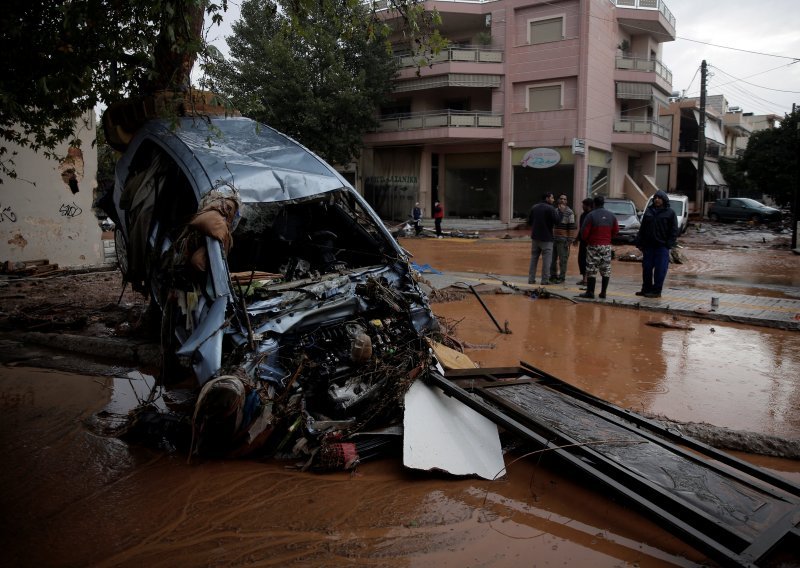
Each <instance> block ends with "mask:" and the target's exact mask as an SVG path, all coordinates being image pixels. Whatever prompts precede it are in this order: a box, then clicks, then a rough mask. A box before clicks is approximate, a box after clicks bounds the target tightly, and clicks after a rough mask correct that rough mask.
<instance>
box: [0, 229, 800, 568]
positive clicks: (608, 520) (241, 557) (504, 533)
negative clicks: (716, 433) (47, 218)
mask: <svg viewBox="0 0 800 568" xmlns="http://www.w3.org/2000/svg"><path fill="white" fill-rule="evenodd" d="M739 233H741V234H739ZM511 236H512V237H513V238H510V239H502V238H484V239H479V240H478V241H470V240H464V239H443V240H434V239H413V238H412V239H403V240H402V241H401V244H402V245H403V246H404V247H406V248H407V249H408V250H410V251H411V252H412V253H413V254H414V255H415V260H416V261H418V262H419V263H428V264H430V265H432V266H434V267H436V268H439V269H442V270H458V271H473V272H476V273H481V274H486V273H489V272H491V273H494V274H525V273H526V271H527V263H528V254H529V252H528V251H529V246H530V245H529V243H530V241H529V240H526V239H524V238H520V236H519V235H511ZM715 241H717V242H715ZM784 241H785V236H773V235H772V234H771V233H769V232H768V231H747V232H744V231H736V230H735V229H734V228H733V227H730V226H724V227H723V226H718V227H715V226H709V227H708V228H706V229H705V230H704V232H702V233H701V232H698V233H697V234H694V235H689V236H687V238H685V239H683V243H684V246H685V248H684V249H683V253H684V255H685V256H686V258H687V262H686V263H685V264H683V265H678V266H673V267H671V269H670V276H669V279H668V282H667V285H678V284H680V285H681V286H683V285H687V284H686V283H692V282H694V283H695V284H696V285H697V286H715V287H717V286H718V287H720V290H721V291H722V288H723V287H729V289H736V290H750V292H745V293H752V294H763V295H774V296H779V297H780V296H783V297H798V295H800V257H798V256H794V255H792V254H791V253H789V252H788V250H787V249H786V247H785V246H784V245H782V242H784ZM572 266H573V268H572V269H571V270H572V274H573V275H575V274H576V273H577V270H575V268H574V256H573V264H572ZM613 270H614V277H615V278H623V277H627V278H638V270H639V265H637V264H634V263H622V262H615V264H614V268H613ZM575 279H577V278H575ZM612 286H613V279H612ZM715 289H717V288H715ZM119 295H120V280H119V275H118V273H116V272H109V273H100V274H87V275H76V276H72V277H68V278H60V279H49V280H46V281H39V282H37V281H24V282H17V283H11V284H10V285H9V286H6V287H3V288H2V290H0V296H1V297H0V311H2V312H3V313H4V314H6V315H7V314H11V313H14V314H16V315H17V316H21V315H25V314H28V315H29V316H30V315H36V314H37V313H38V314H42V313H45V312H47V310H46V309H43V308H42V306H43V305H44V304H45V303H49V304H50V305H51V306H56V307H58V309H60V310H62V313H63V314H66V315H69V316H74V317H85V318H86V325H85V326H84V327H83V328H81V329H80V330H78V332H80V333H89V334H95V335H101V334H107V335H120V336H125V335H130V334H135V333H138V332H142V331H143V329H144V328H143V327H137V326H139V325H140V322H139V320H138V319H136V318H137V317H138V315H139V314H141V313H142V312H143V311H144V307H145V306H146V302H144V301H143V300H142V299H140V298H139V297H137V296H135V295H133V294H130V293H126V294H125V295H124V296H123V305H122V307H112V306H114V304H115V302H116V300H117V298H118V297H119ZM12 296H13V297H12ZM486 301H487V303H488V305H489V306H490V308H491V309H492V310H493V311H494V313H495V314H496V315H497V317H498V318H499V319H500V320H501V321H503V320H508V321H509V323H510V326H511V329H512V331H513V332H514V333H513V334H511V335H500V334H498V333H497V332H496V329H495V328H494V327H493V326H492V325H491V322H489V321H488V318H487V316H486V314H485V313H484V312H483V311H482V310H481V309H480V307H479V306H478V305H477V304H476V301H475V300H474V299H465V300H461V301H459V302H450V303H441V304H436V305H434V306H433V308H434V312H435V313H437V314H438V315H441V316H443V317H444V318H446V319H447V320H448V322H457V326H456V331H457V335H458V337H459V339H460V340H462V341H463V342H464V343H465V344H467V345H468V348H467V354H468V355H469V356H470V357H472V358H473V359H474V360H475V361H477V362H479V363H480V364H481V365H482V366H496V365H503V366H505V365H515V364H516V363H517V362H518V361H519V360H520V359H525V360H529V361H530V362H531V363H533V364H535V365H536V366H538V367H540V368H543V369H545V370H547V371H549V372H551V373H552V374H554V375H556V376H559V377H561V378H563V379H565V380H568V381H570V382H573V383H574V384H576V385H577V386H579V387H580V388H583V389H585V390H589V391H591V392H593V393H594V394H597V395H599V396H602V397H604V398H607V399H608V400H610V401H612V402H614V403H616V404H618V405H621V406H625V407H627V408H632V409H634V410H637V411H647V412H649V413H653V414H661V415H666V416H668V417H670V418H674V419H677V420H689V421H695V422H703V421H705V422H710V423H712V424H717V425H720V426H726V427H728V428H733V429H749V430H752V431H757V432H761V433H765V434H774V435H781V436H786V437H790V438H795V439H800V422H798V420H800V418H798V412H797V408H798V407H800V383H798V381H800V379H798V377H800V334H798V333H796V332H786V331H779V330H770V329H763V328H759V329H754V328H751V327H748V326H743V325H736V324H721V323H717V322H713V323H711V322H708V321H697V322H692V323H693V326H694V328H695V329H694V330H673V329H660V328H654V327H650V326H646V325H645V323H646V321H645V319H648V318H654V317H657V316H654V315H653V314H639V313H638V312H633V311H630V310H622V309H619V308H614V307H610V306H602V305H573V304H571V303H570V302H567V301H565V300H559V299H555V298H553V299H549V300H543V299H540V300H536V301H531V300H530V299H528V298H525V297H523V296H499V295H498V296H488V297H486ZM51 311H52V310H51ZM35 323H36V322H34V324H35ZM45 323H46V322H45ZM5 345H6V346H8V345H12V344H5ZM9 348H10V347H9ZM56 363H57V361H55V360H54V366H57V365H56ZM92 372H93V373H97V374H91V375H90V374H88V373H87V374H82V373H65V372H60V371H52V370H46V369H32V368H28V367H26V366H25V362H24V361H19V362H17V363H16V364H14V365H5V366H3V367H0V410H2V412H0V451H2V453H3V456H4V459H3V462H4V467H3V468H0V486H1V487H2V489H0V509H1V510H2V511H3V514H2V517H0V518H1V519H2V520H1V521H0V535H1V536H0V562H2V564H3V566H39V565H48V566H86V565H92V566H141V565H151V566H175V565H181V566H199V565H211V566H229V565H259V566H287V565H297V566H354V565H355V566H429V565H431V564H437V565H441V566H459V567H460V566H520V565H567V566H574V565H592V566H620V565H638V566H692V565H696V564H697V563H708V560H707V559H706V558H705V557H704V556H703V555H702V554H700V553H698V552H697V551H695V550H693V549H692V548H691V547H690V546H688V545H686V544H684V543H683V542H681V541H680V540H679V539H677V538H675V537H674V536H672V535H670V534H669V533H667V532H666V531H664V530H662V529H661V528H659V527H658V526H657V525H656V524H655V523H654V522H652V521H650V520H649V519H646V518H644V517H643V516H642V515H640V514H638V513H635V512H633V511H631V510H629V509H626V508H625V507H623V506H621V505H620V504H619V503H616V502H615V501H614V500H612V499H609V498H608V496H607V495H604V494H603V493H602V492H601V491H598V490H597V488H595V487H592V486H591V484H587V482H586V481H585V480H579V479H573V478H571V477H570V476H569V475H568V474H567V473H566V472H562V471H554V470H553V469H552V468H550V467H546V466H544V465H543V464H541V463H540V461H539V459H538V457H537V456H529V457H525V458H523V459H519V460H517V458H518V457H519V456H518V454H514V453H509V454H508V455H506V464H507V467H508V471H507V475H506V476H505V477H502V478H500V479H499V480H497V481H493V482H489V481H479V480H474V479H453V478H451V477H449V476H445V475H436V474H419V473H413V472H409V471H408V470H404V469H403V467H402V465H401V463H400V460H399V459H396V458H390V459H385V460H382V461H378V462H373V463H369V462H368V463H364V464H361V465H360V466H359V467H358V468H357V469H356V471H355V473H352V474H350V473H334V474H326V475H320V474H311V473H301V472H298V471H296V470H295V469H293V468H292V467H291V466H293V465H294V464H291V463H286V462H277V461H271V462H266V463H262V462H258V461H202V462H197V461H195V462H192V463H190V464H189V463H187V462H186V457H185V456H182V455H180V454H179V453H175V454H170V453H167V452H163V451H156V450H150V449H145V448H142V447H137V446H132V445H128V444H126V443H124V442H122V441H120V440H117V439H114V438H107V437H103V436H100V435H98V434H97V433H96V432H95V430H93V429H92V428H89V427H87V425H86V423H87V420H90V419H91V417H92V416H93V415H94V413H96V412H97V411H99V410H101V409H102V408H103V407H104V406H105V405H106V404H107V403H108V402H109V401H110V400H111V399H112V397H113V396H114V395H115V393H119V392H121V389H123V388H129V385H130V382H131V381H133V382H136V381H140V380H141V379H140V377H139V376H138V375H137V374H136V373H134V374H131V375H130V376H128V377H125V378H122V377H123V376H124V375H125V374H126V373H123V372H122V371H121V370H115V369H113V367H106V368H105V371H101V370H98V368H96V367H92ZM115 376H117V377H118V378H116V379H115V378H114V377H115ZM740 457H745V458H746V459H748V460H750V461H753V462H755V463H757V464H760V465H763V466H765V467H768V468H770V469H772V470H774V471H776V472H778V473H780V474H781V475H783V476H785V477H787V478H789V479H791V480H793V481H794V482H795V483H800V465H798V462H797V461H793V460H782V459H776V458H765V457H755V456H745V455H741V454H740Z"/></svg>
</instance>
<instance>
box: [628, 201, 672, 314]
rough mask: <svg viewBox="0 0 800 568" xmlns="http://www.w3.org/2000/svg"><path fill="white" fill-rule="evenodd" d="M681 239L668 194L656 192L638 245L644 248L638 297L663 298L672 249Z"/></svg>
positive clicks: (641, 229)
mask: <svg viewBox="0 0 800 568" xmlns="http://www.w3.org/2000/svg"><path fill="white" fill-rule="evenodd" d="M677 239H678V216H677V215H676V214H675V211H673V210H672V208H671V207H670V206H669V197H668V196H667V194H666V193H664V192H663V191H661V190H658V191H656V194H655V195H654V196H653V202H652V204H651V205H650V207H648V208H647V210H646V211H645V212H644V216H643V217H642V225H641V227H639V234H638V235H637V236H636V247H637V248H638V249H639V250H641V251H642V254H643V258H642V289H641V290H640V291H639V292H636V295H637V296H644V297H645V298H660V297H661V288H662V287H663V286H664V280H665V279H666V277H667V269H668V268H669V249H671V248H672V247H674V246H675V242H676V241H677Z"/></svg>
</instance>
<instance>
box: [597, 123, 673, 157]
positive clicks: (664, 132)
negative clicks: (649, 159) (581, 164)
mask: <svg viewBox="0 0 800 568" xmlns="http://www.w3.org/2000/svg"><path fill="white" fill-rule="evenodd" d="M671 136H672V132H671V130H670V129H669V128H668V127H666V126H664V125H663V124H661V123H659V122H658V121H656V120H652V119H649V118H629V117H620V118H616V119H615V120H614V134H613V135H612V137H611V142H612V143H613V144H615V145H618V146H622V147H625V148H629V149H631V150H637V151H644V152H648V151H666V150H669V148H670V138H671Z"/></svg>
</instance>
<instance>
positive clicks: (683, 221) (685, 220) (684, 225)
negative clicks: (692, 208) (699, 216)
mask: <svg viewBox="0 0 800 568" xmlns="http://www.w3.org/2000/svg"><path fill="white" fill-rule="evenodd" d="M667 197H669V206H670V207H671V208H672V210H673V211H675V215H677V216H678V228H679V229H680V234H681V235H682V234H683V233H685V232H686V229H688V228H689V198H688V197H687V196H685V195H681V194H680V193H668V194H667ZM651 203H653V196H652V195H651V196H650V199H648V200H647V205H645V207H644V208H645V211H646V210H647V208H648V207H650V204H651Z"/></svg>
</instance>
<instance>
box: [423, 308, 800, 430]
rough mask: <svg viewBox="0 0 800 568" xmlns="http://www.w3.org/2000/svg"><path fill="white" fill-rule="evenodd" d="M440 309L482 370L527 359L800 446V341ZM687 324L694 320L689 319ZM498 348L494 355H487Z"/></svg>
mask: <svg viewBox="0 0 800 568" xmlns="http://www.w3.org/2000/svg"><path fill="white" fill-rule="evenodd" d="M482 298H483V300H484V302H485V303H486V305H487V306H488V307H489V309H490V310H491V312H492V313H493V314H494V316H495V318H496V319H497V320H498V321H500V322H505V321H508V325H509V328H510V330H511V331H512V333H511V334H501V333H499V332H498V331H497V329H496V328H495V326H494V325H493V324H492V322H491V320H490V319H489V316H488V315H487V314H486V313H485V312H484V311H483V309H482V308H481V306H480V304H479V303H478V302H477V300H476V299H475V298H474V297H472V296H468V297H467V298H466V299H464V300H461V301H458V302H449V303H444V304H435V305H434V312H435V313H436V315H437V316H441V317H444V318H446V319H447V320H448V321H449V322H451V323H456V322H457V325H456V335H457V336H458V338H459V339H460V340H462V341H464V342H466V343H467V345H468V346H470V345H471V346H473V347H471V348H468V349H466V350H465V353H466V354H467V355H468V356H469V357H470V358H471V359H472V360H473V361H474V362H476V363H478V364H479V365H480V366H481V367H504V366H508V365H509V364H517V363H518V362H519V361H526V362H528V363H530V364H532V365H533V366H535V367H537V368H539V369H542V370H543V371H546V372H548V373H550V374H552V375H554V376H556V377H558V378H560V379H563V380H565V381H567V382H569V383H570V384H573V385H575V386H577V387H579V388H581V389H583V390H586V391H588V392H590V393H592V394H594V395H596V396H598V397H600V398H603V399H605V400H608V401H610V402H613V403H614V404H617V405H619V406H622V407H624V408H630V409H632V410H635V411H637V412H640V413H646V414H657V415H662V416H666V417H669V418H670V419H672V420H677V421H681V422H708V423H710V424H713V425H716V426H723V427H726V428H732V429H736V430H747V431H753V432H759V433H763V434H771V435H777V436H781V437H787V438H793V439H800V413H798V412H797V409H798V408H800V334H798V333H797V332H792V331H781V330H773V329H766V328H755V327H748V326H744V325H737V324H728V323H722V322H713V321H706V320H699V319H697V320H690V321H691V325H692V326H693V327H694V329H693V330H680V329H665V328H660V327H651V326H648V325H646V324H647V322H648V321H662V320H667V319H669V316H667V315H665V314H654V313H652V312H640V311H637V310H629V309H621V308H610V307H606V306H598V305H592V304H577V305H576V304H572V303H571V302H568V301H566V300H563V299H558V298H550V299H536V300H531V299H529V298H526V297H524V296H520V295H513V296H512V295H497V294H484V295H482ZM682 320H684V321H686V320H685V319H684V318H682ZM489 346H494V347H493V348H485V347H489Z"/></svg>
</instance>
